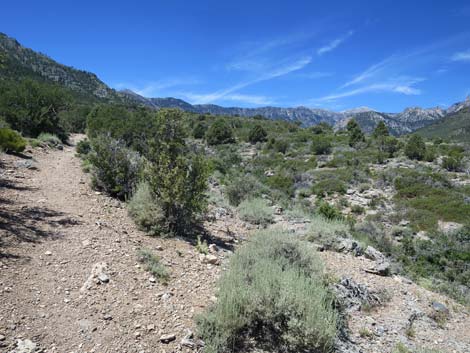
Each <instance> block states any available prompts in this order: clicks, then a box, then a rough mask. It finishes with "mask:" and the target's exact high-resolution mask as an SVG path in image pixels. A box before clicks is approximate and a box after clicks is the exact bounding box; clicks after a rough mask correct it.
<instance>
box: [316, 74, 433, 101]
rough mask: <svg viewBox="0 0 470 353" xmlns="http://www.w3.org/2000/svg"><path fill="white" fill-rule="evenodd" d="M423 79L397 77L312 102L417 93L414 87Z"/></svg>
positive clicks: (418, 91)
mask: <svg viewBox="0 0 470 353" xmlns="http://www.w3.org/2000/svg"><path fill="white" fill-rule="evenodd" d="M421 81H424V79H423V78H412V77H397V78H395V79H392V80H389V81H388V82H384V83H371V84H368V85H364V86H361V87H358V88H354V89H350V90H346V91H342V92H338V93H333V94H329V95H326V96H323V97H320V98H315V99H312V100H311V102H312V103H319V102H330V101H336V100H338V99H341V98H346V97H352V96H357V95H360V94H364V93H377V92H392V93H401V94H404V95H408V96H409V95H419V94H421V90H420V89H418V88H416V87H414V86H415V85H416V84H417V83H419V82H421Z"/></svg>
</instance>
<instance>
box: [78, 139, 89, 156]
mask: <svg viewBox="0 0 470 353" xmlns="http://www.w3.org/2000/svg"><path fill="white" fill-rule="evenodd" d="M75 149H76V151H77V153H78V154H80V155H82V156H86V155H87V154H88V153H90V151H91V143H90V140H88V139H84V140H81V141H79V142H78V143H77V146H76V147H75Z"/></svg>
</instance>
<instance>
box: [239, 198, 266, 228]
mask: <svg viewBox="0 0 470 353" xmlns="http://www.w3.org/2000/svg"><path fill="white" fill-rule="evenodd" d="M238 213H239V215H240V218H241V219H242V220H244V221H246V222H249V223H253V224H259V225H262V226H266V225H268V224H269V223H272V221H273V210H272V209H271V207H269V206H268V204H267V203H266V200H264V199H261V198H254V199H249V200H244V201H242V202H241V203H240V205H239V206H238Z"/></svg>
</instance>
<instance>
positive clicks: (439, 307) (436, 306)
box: [431, 302, 449, 315]
mask: <svg viewBox="0 0 470 353" xmlns="http://www.w3.org/2000/svg"><path fill="white" fill-rule="evenodd" d="M431 306H432V308H433V310H434V311H435V312H437V313H443V314H445V315H449V309H448V308H447V306H445V305H444V304H442V303H439V302H432V304H431Z"/></svg>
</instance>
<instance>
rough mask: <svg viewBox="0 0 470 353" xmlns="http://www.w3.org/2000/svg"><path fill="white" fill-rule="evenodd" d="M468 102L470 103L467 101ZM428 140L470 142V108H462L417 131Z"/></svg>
mask: <svg viewBox="0 0 470 353" xmlns="http://www.w3.org/2000/svg"><path fill="white" fill-rule="evenodd" d="M466 102H469V103H470V100H468V99H467V101H466ZM417 132H418V133H419V134H420V135H422V136H425V137H428V138H436V137H440V138H444V139H446V138H449V139H452V140H457V141H462V142H465V141H469V140H470V108H463V107H462V108H461V109H458V110H456V111H455V112H453V113H451V114H448V115H447V116H446V117H444V118H443V119H441V120H439V121H437V122H436V123H434V124H431V125H429V126H427V127H425V128H423V129H420V130H418V131H417Z"/></svg>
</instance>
